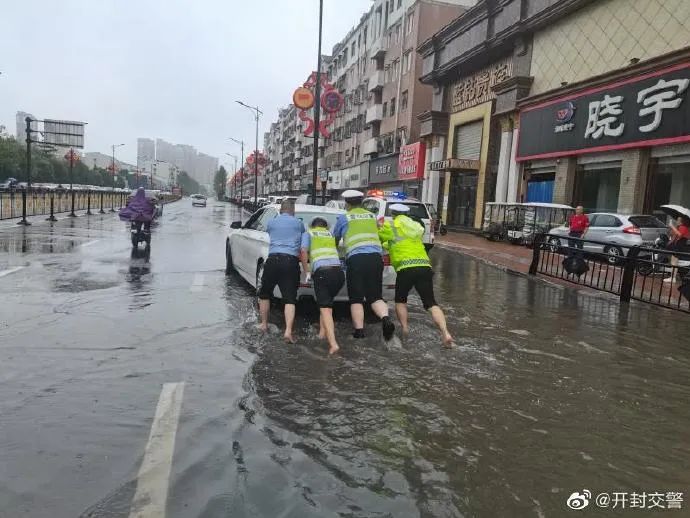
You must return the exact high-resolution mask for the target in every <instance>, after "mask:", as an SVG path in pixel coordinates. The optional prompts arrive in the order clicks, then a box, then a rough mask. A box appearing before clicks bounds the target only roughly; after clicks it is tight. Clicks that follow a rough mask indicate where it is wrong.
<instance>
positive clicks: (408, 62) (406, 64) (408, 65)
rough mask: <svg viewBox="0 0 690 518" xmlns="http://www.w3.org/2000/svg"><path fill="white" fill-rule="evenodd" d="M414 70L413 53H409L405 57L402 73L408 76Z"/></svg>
mask: <svg viewBox="0 0 690 518" xmlns="http://www.w3.org/2000/svg"><path fill="white" fill-rule="evenodd" d="M411 69H412V52H411V51H409V50H408V51H407V52H405V54H404V55H403V64H402V73H403V74H407V73H408V72H409V71H410V70H411Z"/></svg>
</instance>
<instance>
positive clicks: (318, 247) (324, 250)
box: [308, 227, 340, 267]
mask: <svg viewBox="0 0 690 518" xmlns="http://www.w3.org/2000/svg"><path fill="white" fill-rule="evenodd" d="M308 232H309V235H310V236H311V245H310V246H309V258H310V259H311V264H312V267H313V265H314V263H315V262H316V261H321V260H323V259H336V260H339V259H340V256H339V255H338V249H337V248H336V246H335V238H334V237H333V234H331V233H330V232H329V231H328V229H327V228H324V227H316V228H310V229H309V230H308Z"/></svg>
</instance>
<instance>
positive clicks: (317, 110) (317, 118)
mask: <svg viewBox="0 0 690 518" xmlns="http://www.w3.org/2000/svg"><path fill="white" fill-rule="evenodd" d="M322 24H323V0H319V45H318V48H319V54H318V56H317V58H316V87H315V89H314V91H315V94H316V95H315V97H316V99H315V100H314V160H313V164H312V168H313V170H312V182H311V183H312V185H311V199H312V203H314V204H316V181H317V180H318V174H319V126H320V125H321V29H322Z"/></svg>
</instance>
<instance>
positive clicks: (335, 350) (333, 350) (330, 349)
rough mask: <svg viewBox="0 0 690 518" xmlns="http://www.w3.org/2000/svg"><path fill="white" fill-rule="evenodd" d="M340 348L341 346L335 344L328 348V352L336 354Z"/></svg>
mask: <svg viewBox="0 0 690 518" xmlns="http://www.w3.org/2000/svg"><path fill="white" fill-rule="evenodd" d="M339 350H340V347H338V346H337V345H333V346H331V347H330V348H329V349H328V354H335V353H337V352H338V351H339Z"/></svg>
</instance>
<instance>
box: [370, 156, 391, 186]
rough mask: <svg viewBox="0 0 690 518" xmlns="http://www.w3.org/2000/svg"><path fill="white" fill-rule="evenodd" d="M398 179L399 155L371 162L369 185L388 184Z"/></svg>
mask: <svg viewBox="0 0 690 518" xmlns="http://www.w3.org/2000/svg"><path fill="white" fill-rule="evenodd" d="M397 179H398V155H394V156H387V157H383V158H377V159H375V160H371V161H370V162H369V183H370V184H373V183H386V182H393V181H395V180H397Z"/></svg>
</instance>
